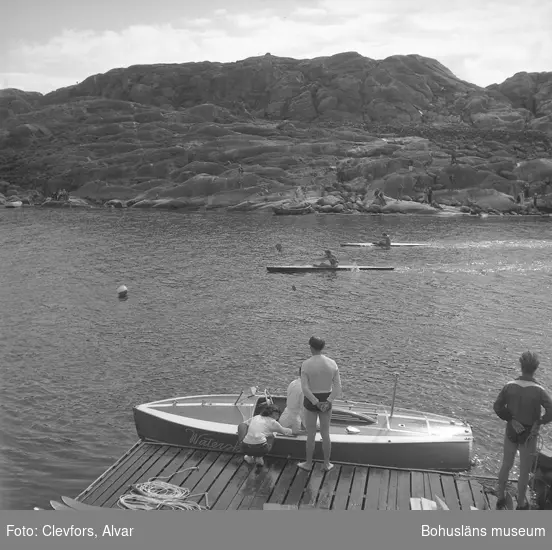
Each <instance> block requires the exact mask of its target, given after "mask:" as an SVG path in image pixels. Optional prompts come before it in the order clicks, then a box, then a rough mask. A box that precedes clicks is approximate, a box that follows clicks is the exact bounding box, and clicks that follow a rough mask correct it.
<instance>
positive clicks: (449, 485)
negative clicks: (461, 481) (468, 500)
mask: <svg viewBox="0 0 552 550" xmlns="http://www.w3.org/2000/svg"><path fill="white" fill-rule="evenodd" d="M439 477H440V478H441V486H442V487H443V500H444V501H445V502H446V503H447V506H448V507H449V509H450V510H460V502H459V500H458V492H457V490H456V483H454V478H453V477H451V476H443V475H440V476H439Z"/></svg>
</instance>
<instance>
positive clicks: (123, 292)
mask: <svg viewBox="0 0 552 550" xmlns="http://www.w3.org/2000/svg"><path fill="white" fill-rule="evenodd" d="M117 294H118V295H119V298H126V297H127V294H128V288H127V287H126V286H125V285H121V286H120V287H119V288H118V289H117Z"/></svg>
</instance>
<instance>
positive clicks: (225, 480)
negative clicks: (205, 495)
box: [208, 454, 243, 507]
mask: <svg viewBox="0 0 552 550" xmlns="http://www.w3.org/2000/svg"><path fill="white" fill-rule="evenodd" d="M242 464H243V456H242V455H237V454H232V455H231V458H230V461H229V462H228V463H227V464H226V467H225V468H224V469H223V470H222V472H221V473H220V474H219V475H218V476H217V478H216V479H215V481H214V482H213V484H212V485H211V487H209V489H208V491H209V507H212V506H213V504H214V503H215V502H216V501H217V500H218V499H219V498H220V497H221V496H222V494H223V493H224V491H225V490H226V488H227V486H228V485H229V483H230V480H231V479H232V478H233V477H234V475H236V472H237V471H238V468H239V467H240V466H241V465H242Z"/></svg>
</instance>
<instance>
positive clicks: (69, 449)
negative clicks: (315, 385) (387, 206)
mask: <svg viewBox="0 0 552 550" xmlns="http://www.w3.org/2000/svg"><path fill="white" fill-rule="evenodd" d="M383 230H386V231H388V232H389V233H390V234H391V236H392V238H393V239H395V240H397V241H409V240H410V241H418V242H429V243H430V244H431V246H428V247H426V248H418V249H415V248H403V249H392V250H391V251H374V250H369V249H368V250H359V249H346V248H340V247H339V243H340V242H346V241H365V240H372V239H373V238H374V237H375V236H377V235H378V234H379V233H381V231H383ZM0 235H1V242H2V247H1V262H0V281H1V284H0V298H1V302H0V303H1V307H2V315H1V325H0V329H1V330H0V338H1V339H2V343H1V347H0V354H1V363H0V368H1V369H2V371H1V379H0V380H1V384H0V388H1V395H0V411H1V420H2V423H1V430H0V438H1V439H0V499H1V500H0V508H2V509H25V508H32V507H33V506H35V505H39V506H40V505H45V504H46V503H47V502H48V500H49V499H50V498H57V497H59V495H61V494H64V495H68V496H76V495H77V494H78V493H79V492H81V491H82V490H83V489H84V488H86V487H87V486H88V485H89V484H90V483H91V482H92V481H93V480H94V479H95V478H96V477H98V476H99V475H100V474H101V473H102V472H103V471H104V470H105V469H106V468H107V467H108V466H110V465H111V463H112V462H114V460H115V459H117V458H118V457H119V456H120V455H121V454H123V453H124V452H125V451H126V450H127V449H128V448H129V447H130V446H131V445H132V444H133V443H134V442H135V441H136V439H137V436H136V433H135V431H134V424H133V420H132V407H133V405H136V404H139V403H141V402H146V401H151V400H155V399H161V398H167V397H172V396H177V395H186V394H193V393H199V392H223V393H224V392H228V391H233V390H235V391H239V390H240V389H241V388H242V387H244V386H246V385H247V386H249V385H253V384H256V385H259V386H260V387H261V388H264V387H266V388H268V389H269V390H271V391H272V392H277V391H284V390H285V388H286V387H287V384H288V383H289V381H290V380H291V379H292V378H293V377H294V376H295V374H296V372H297V369H298V367H299V365H300V363H301V361H302V360H304V359H305V358H306V357H308V355H309V350H308V346H307V341H308V339H309V337H310V336H311V335H312V334H318V335H320V336H322V337H324V338H325V339H326V341H327V353H328V355H330V356H331V357H333V358H334V359H335V360H336V361H337V362H338V364H339V366H340V368H341V371H342V379H343V383H344V392H345V396H346V397H347V398H351V399H364V400H372V401H373V400H377V401H380V402H382V403H389V402H390V398H391V391H392V381H393V380H392V378H393V377H392V376H391V375H392V373H394V372H399V373H400V378H399V380H400V381H399V387H398V391H397V399H398V405H399V406H402V407H410V408H418V409H422V410H427V411H430V412H436V413H442V414H449V415H455V416H459V417H462V418H466V419H467V420H468V421H469V422H470V423H471V424H472V426H473V428H474V433H475V436H476V446H475V449H476V452H477V456H478V458H479V460H480V463H479V465H478V466H477V468H476V471H477V472H478V473H483V474H495V473H496V471H497V468H498V466H499V460H500V444H501V439H502V422H501V421H500V420H499V419H498V418H496V417H495V415H494V413H493V412H492V403H493V400H494V398H495V397H496V394H497V392H498V391H499V389H500V387H501V386H502V384H503V383H505V382H506V381H507V380H508V379H510V378H511V377H513V376H516V375H517V374H518V356H519V354H520V353H521V352H523V351H524V350H526V349H531V350H536V351H538V352H540V354H541V357H542V372H540V374H539V377H538V378H539V379H540V381H541V382H542V383H544V384H545V385H546V386H547V387H549V388H552V365H551V361H550V360H551V358H552V353H551V349H550V327H551V323H552V301H551V297H550V286H551V282H552V223H551V221H550V220H549V219H546V218H506V219H505V218H502V219H500V218H487V219H473V218H424V217H407V216H393V217H391V216H385V217H378V216H332V215H326V216H324V215H316V216H315V215H312V216H297V217H295V216H291V217H287V216H284V217H280V216H271V215H266V214H242V213H239V214H237V213H236V214H228V213H205V214H201V213H193V214H187V213H180V212H152V211H124V212H123V211H117V210H113V211H109V210H93V211H86V212H83V211H74V210H73V211H55V212H51V211H47V212H45V211H44V210H40V209H26V210H8V209H2V210H1V211H0ZM277 243H281V244H282V246H283V251H282V253H281V254H280V253H278V252H277V250H276V248H275V245H276V244H277ZM327 247H329V248H331V249H333V250H334V251H336V252H337V253H338V255H339V257H340V259H341V261H342V262H344V263H347V260H353V259H355V258H356V259H357V262H358V263H359V264H383V265H393V266H395V267H396V270H395V271H394V272H361V273H349V272H346V273H337V274H324V273H314V274H301V275H281V274H268V273H267V272H266V269H265V266H266V265H269V264H274V263H282V264H292V263H296V262H298V263H308V262H310V261H311V260H312V259H314V258H316V257H318V256H319V255H321V253H322V251H323V249H325V248H327ZM120 284H125V285H126V286H127V287H128V288H129V299H128V300H127V301H123V302H121V301H119V300H118V298H117V293H116V289H117V287H118V286H119V285H120ZM292 285H294V286H295V288H296V290H293V288H292ZM544 435H545V437H546V438H547V442H548V443H550V436H551V430H550V429H549V430H548V431H547V432H546V431H545V432H544Z"/></svg>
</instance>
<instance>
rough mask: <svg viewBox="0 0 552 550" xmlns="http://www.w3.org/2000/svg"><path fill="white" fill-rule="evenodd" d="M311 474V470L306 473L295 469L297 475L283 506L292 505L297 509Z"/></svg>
mask: <svg viewBox="0 0 552 550" xmlns="http://www.w3.org/2000/svg"><path fill="white" fill-rule="evenodd" d="M311 474H312V470H311V471H310V472H307V471H305V470H302V469H301V468H297V473H296V475H295V477H294V478H293V481H292V483H291V485H290V487H289V491H288V493H287V495H286V498H285V499H284V502H283V503H284V504H293V505H296V506H297V507H299V503H300V502H301V498H302V497H303V492H304V491H305V489H306V485H307V482H308V480H309V477H310V476H311Z"/></svg>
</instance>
